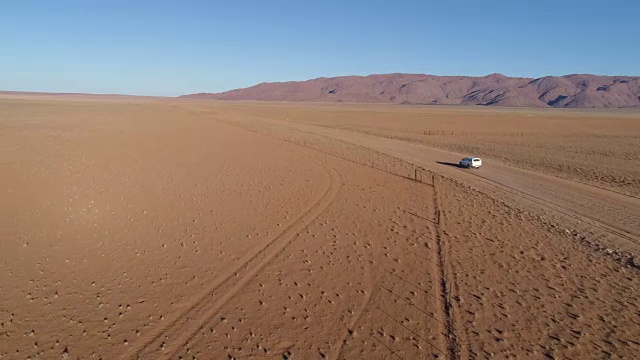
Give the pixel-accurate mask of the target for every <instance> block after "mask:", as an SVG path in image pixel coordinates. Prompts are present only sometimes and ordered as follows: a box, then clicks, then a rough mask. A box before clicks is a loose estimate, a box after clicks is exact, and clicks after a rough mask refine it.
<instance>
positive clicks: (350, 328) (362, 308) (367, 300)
mask: <svg viewBox="0 0 640 360" xmlns="http://www.w3.org/2000/svg"><path fill="white" fill-rule="evenodd" d="M376 288H377V287H376V286H375V283H374V285H373V286H372V287H371V288H370V289H368V290H369V291H367V296H366V297H365V299H364V301H363V302H362V304H361V305H360V307H359V308H358V311H357V312H356V314H355V316H354V317H353V319H352V320H351V322H350V323H349V325H348V326H347V331H345V332H344V333H343V334H342V336H340V338H339V339H338V344H337V346H335V347H334V348H336V349H337V350H336V353H335V354H331V356H329V359H336V360H337V359H339V358H340V355H342V350H343V349H344V345H345V343H346V340H347V338H348V337H349V336H351V335H352V334H353V328H354V327H355V326H356V324H357V323H358V321H360V318H361V317H362V314H364V312H365V310H366V309H367V307H369V304H371V299H372V298H373V293H374V292H375V290H376Z"/></svg>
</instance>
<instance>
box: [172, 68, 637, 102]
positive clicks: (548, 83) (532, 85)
mask: <svg viewBox="0 0 640 360" xmlns="http://www.w3.org/2000/svg"><path fill="white" fill-rule="evenodd" d="M181 98H188V99H203V100H258V101H310V102H356V103H393V104H425V105H426V104H429V105H431V104H433V105H485V106H519V107H557V108H563V107H565V108H626V107H640V77H633V76H599V75H589V74H573V75H565V76H545V77H541V78H537V79H533V78H517V77H508V76H505V75H502V74H491V75H487V76H483V77H471V76H435V75H424V74H381V75H369V76H340V77H331V78H317V79H313V80H307V81H289V82H274V83H261V84H258V85H255V86H251V87H248V88H244V89H237V90H231V91H227V92H222V93H199V94H191V95H183V96H181Z"/></svg>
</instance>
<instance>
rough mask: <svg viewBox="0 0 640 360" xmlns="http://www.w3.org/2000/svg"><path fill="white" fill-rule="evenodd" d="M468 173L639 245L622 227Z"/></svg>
mask: <svg viewBox="0 0 640 360" xmlns="http://www.w3.org/2000/svg"><path fill="white" fill-rule="evenodd" d="M469 174H471V175H473V176H475V177H476V178H478V179H480V181H481V182H483V183H485V184H487V185H490V186H492V187H494V188H496V189H498V190H501V191H504V192H507V193H511V194H514V195H517V196H520V197H522V198H524V199H526V200H528V201H531V202H533V203H535V204H538V205H540V206H542V207H544V208H546V209H549V210H552V211H554V212H556V213H559V214H561V215H564V216H565V217H569V218H571V219H573V220H577V221H583V222H585V223H587V224H589V225H591V226H593V227H595V228H597V229H600V230H602V231H604V232H607V233H609V234H611V235H613V236H616V237H618V238H620V239H623V240H626V241H628V242H631V243H633V244H636V245H640V239H638V237H637V236H636V235H635V234H633V233H630V232H628V231H625V230H623V229H620V228H618V227H617V226H614V225H611V224H606V223H604V222H602V221H600V220H597V219H595V218H593V217H591V216H588V215H582V214H578V213H575V212H574V211H572V210H571V209H567V208H566V207H563V206H560V205H558V204H554V203H551V202H549V201H547V200H544V199H542V198H540V197H538V196H535V195H532V194H529V193H527V192H523V191H521V190H518V189H515V188H513V187H511V186H509V185H506V184H503V183H501V182H498V181H495V180H491V179H488V178H486V177H484V176H482V175H479V174H475V173H473V172H469Z"/></svg>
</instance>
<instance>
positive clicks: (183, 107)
mask: <svg viewBox="0 0 640 360" xmlns="http://www.w3.org/2000/svg"><path fill="white" fill-rule="evenodd" d="M314 108H315V110H313V109H314ZM260 109H262V110H260ZM265 109H266V110H265ZM301 109H302V110H301ZM337 109H338V110H339V111H338V110H336V111H334V113H331V111H329V110H327V107H326V106H316V105H314V106H310V105H305V106H301V105H286V104H278V105H268V106H264V105H257V104H224V103H222V104H205V103H187V102H167V101H160V100H145V101H134V100H127V101H124V100H122V99H120V100H100V101H97V100H91V99H72V100H71V99H28V98H15V97H14V98H4V99H0V129H1V130H0V143H1V144H2V149H3V151H2V152H1V154H0V160H1V164H2V169H3V171H2V172H3V174H6V175H5V176H2V177H1V178H0V184H1V185H2V188H3V189H4V193H3V196H2V203H3V204H5V206H3V207H1V208H0V219H2V220H1V221H2V224H1V225H2V226H1V229H2V241H3V247H2V253H1V254H0V256H1V257H0V267H1V268H0V273H1V274H3V276H2V277H0V337H2V339H3V340H2V341H0V358H4V359H26V358H32V359H33V358H42V359H51V358H74V359H75V358H81V359H85V358H87V359H100V358H102V359H114V358H115V359H118V358H122V359H136V358H143V359H159V358H170V359H179V358H183V359H233V358H237V359H247V358H249V359H251V358H254V359H262V358H285V359H289V358H292V359H296V358H297V359H323V358H325V359H357V358H362V359H386V358H401V359H427V358H448V359H467V358H526V359H529V358H574V359H586V358H595V359H601V358H602V359H606V358H629V359H631V358H634V356H635V355H637V354H638V353H639V352H640V340H639V339H638V335H637V334H638V333H640V314H639V313H638V309H639V308H640V299H639V296H640V287H639V286H638V285H639V284H638V274H639V272H638V269H637V268H636V267H634V264H636V263H635V262H634V261H637V260H636V259H637V257H635V258H634V256H635V254H637V248H636V246H637V239H638V238H637V236H638V228H640V226H639V223H638V222H637V219H638V217H640V211H638V203H637V202H636V200H637V198H635V197H633V196H629V195H632V193H633V190H629V187H624V186H623V187H620V186H618V185H616V184H613V185H611V186H607V184H594V180H593V178H590V177H589V176H585V177H584V178H582V179H578V180H580V182H576V181H573V180H567V179H571V178H572V177H573V176H576V174H578V173H580V172H578V173H573V175H570V176H563V178H562V179H561V178H558V177H555V176H552V175H554V174H553V171H551V170H550V171H543V172H541V173H542V174H536V173H531V172H527V171H528V170H531V169H532V167H529V166H520V168H518V167H513V166H514V165H519V163H511V162H509V161H507V160H505V161H503V162H501V163H497V164H492V163H491V162H489V163H488V164H487V167H486V168H483V169H481V170H480V171H478V172H476V173H475V174H476V175H473V174H469V172H468V171H465V170H461V169H457V168H455V167H452V166H448V165H446V164H439V163H437V162H436V161H434V159H436V158H437V159H440V158H444V157H446V159H444V160H442V161H441V162H447V161H454V160H451V159H455V158H453V156H454V155H455V156H457V155H458V154H455V153H450V152H447V151H444V152H441V151H442V150H436V149H434V148H431V147H429V145H430V144H426V143H424V142H415V141H410V140H407V139H403V138H401V137H395V138H393V139H392V138H391V136H387V135H386V134H384V133H383V132H384V131H386V130H384V131H383V130H380V131H379V132H378V131H377V130H376V131H374V132H370V131H369V132H367V131H362V130H361V129H360V128H354V129H351V130H349V129H344V128H338V129H336V128H335V127H334V126H333V124H318V123H317V121H318V116H319V115H318V113H320V114H324V115H327V116H326V118H327V119H329V120H330V121H334V122H335V121H339V118H340V116H342V115H340V113H341V112H347V113H349V114H351V113H357V114H359V115H358V116H362V117H363V119H362V122H363V123H364V122H366V119H367V116H369V115H371V114H373V115H371V116H372V117H374V118H375V116H376V115H375V114H377V113H378V112H379V111H380V110H379V108H377V107H372V108H371V110H370V113H371V114H369V113H367V108H366V107H362V106H359V107H355V106H354V107H350V106H340V107H337ZM385 109H389V108H385ZM385 111H387V110H385ZM407 111H410V112H416V111H418V112H419V111H427V114H428V112H429V111H432V110H415V108H411V109H409V110H407V109H401V110H398V114H399V115H398V116H399V117H400V118H402V116H403V115H402V114H403V113H404V112H407ZM438 111H440V110H438ZM447 111H452V110H447ZM465 111H468V110H465ZM494 111H496V112H497V113H500V111H501V110H494ZM288 112H298V113H299V114H302V115H300V117H299V121H292V120H291V117H289V118H288V119H289V121H287V116H286V114H287V113H288ZM309 112H310V113H311V115H310V116H309V117H308V118H307V117H305V116H306V115H305V116H303V115H304V114H306V113H309ZM282 114H285V116H284V117H283V118H280V116H281V115H282ZM362 114H364V115H362ZM454 115H455V116H458V117H460V118H463V117H466V118H468V121H469V123H474V122H475V121H477V119H476V118H474V116H476V117H477V118H482V117H484V116H486V114H484V113H478V114H475V115H474V113H467V112H465V113H461V114H455V112H454ZM536 116H541V115H536ZM594 116H595V115H594ZM607 116H612V115H610V114H609V115H607ZM620 118H622V120H619V121H621V122H624V121H627V120H626V119H628V118H633V116H631V115H629V114H626V113H625V114H623V115H620ZM372 124H373V125H372V126H374V125H375V124H376V123H375V122H372ZM636 124H637V123H636ZM625 126H626V125H625ZM636 126H637V125H636ZM380 128H384V126H380ZM503 131H506V130H503ZM603 131H604V130H603ZM636 131H638V130H637V128H636ZM628 135H629V136H632V135H633V134H632V133H631V132H628ZM526 138H527V137H525V139H526ZM617 140H619V139H617V138H616V139H613V140H612V141H613V144H609V145H608V146H609V147H611V148H615V149H616V150H613V151H614V152H617V153H620V152H623V151H624V150H622V149H618V148H616V145H615V144H616V143H617ZM456 141H460V140H459V139H458V140H456ZM479 143H482V141H479ZM431 146H435V145H431ZM619 146H620V147H623V145H619ZM437 147H439V148H441V149H442V148H443V147H442V146H437ZM634 149H635V148H634V147H633V146H631V147H629V148H628V149H627V151H629V152H630V153H631V155H630V157H631V158H633V157H634V156H635V158H636V159H637V158H638V156H639V155H638V153H637V152H635V151H636V150H634ZM446 150H455V149H451V148H446ZM549 151H553V148H552V147H550V150H549ZM514 156H520V157H525V158H526V156H523V155H522V154H520V153H519V154H516V155H514ZM527 156H530V155H527ZM589 156H593V155H592V154H591V155H589ZM531 157H535V156H533V155H531ZM450 158H451V159H450ZM489 158H491V156H490V157H489ZM456 160H457V159H456ZM498 160H499V159H498ZM535 161H538V160H535V159H533V160H530V161H529V163H534V162H535ZM601 162H606V161H601ZM521 168H524V169H521ZM603 169H604V168H600V169H597V171H600V172H601V171H605V170H603ZM619 171H621V172H625V171H627V170H624V169H619ZM625 174H626V175H624V176H627V177H629V178H630V179H633V176H635V175H634V173H633V172H632V171H631V172H626V173H625ZM555 175H557V174H555ZM536 176H538V177H536ZM412 178H413V179H412ZM416 179H417V180H418V181H416ZM514 179H515V180H514ZM526 179H529V180H528V181H529V183H524V185H523V184H521V182H522V181H525V180H526ZM636 180H637V179H636ZM636 180H631V181H632V182H633V181H636ZM598 181H600V180H598ZM585 183H586V184H591V185H598V186H600V185H602V187H605V188H607V189H612V190H615V191H614V192H612V191H609V190H605V189H602V188H601V187H595V186H591V185H585ZM613 188H615V189H613ZM567 193H569V194H570V195H569V196H567V195H566V194H567ZM576 199H578V200H576ZM580 199H582V200H580ZM576 201H577V202H576ZM612 211H617V213H613V214H612Z"/></svg>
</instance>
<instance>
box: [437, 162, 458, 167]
mask: <svg viewBox="0 0 640 360" xmlns="http://www.w3.org/2000/svg"><path fill="white" fill-rule="evenodd" d="M436 162H437V163H438V164H440V165H447V166H453V167H455V168H462V166H460V164H458V163H452V162H446V161H436Z"/></svg>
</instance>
